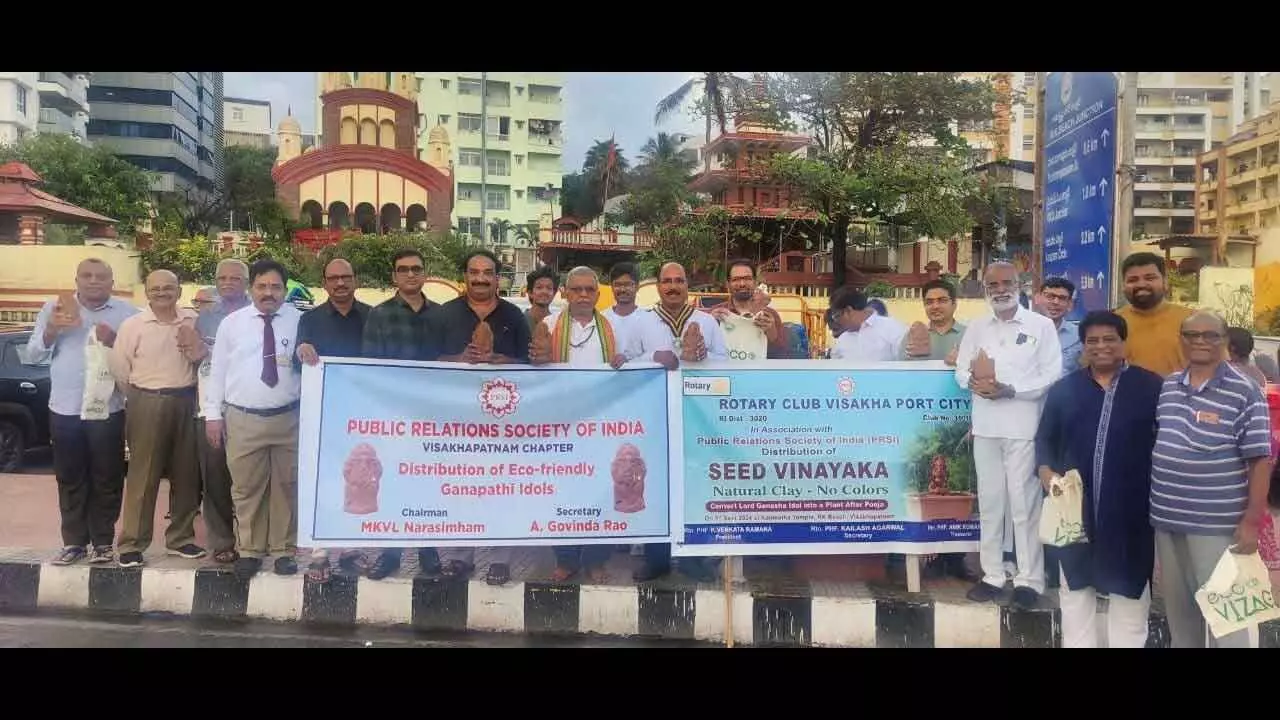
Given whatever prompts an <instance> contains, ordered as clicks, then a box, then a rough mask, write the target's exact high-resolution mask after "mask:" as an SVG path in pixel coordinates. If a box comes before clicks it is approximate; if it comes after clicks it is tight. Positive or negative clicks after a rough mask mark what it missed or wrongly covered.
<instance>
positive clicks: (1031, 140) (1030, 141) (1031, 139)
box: [1022, 135, 1036, 150]
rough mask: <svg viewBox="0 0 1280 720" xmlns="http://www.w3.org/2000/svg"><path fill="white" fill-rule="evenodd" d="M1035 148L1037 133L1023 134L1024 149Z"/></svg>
mask: <svg viewBox="0 0 1280 720" xmlns="http://www.w3.org/2000/svg"><path fill="white" fill-rule="evenodd" d="M1035 148H1036V136H1035V135H1023V136H1022V149H1023V150H1034V149H1035Z"/></svg>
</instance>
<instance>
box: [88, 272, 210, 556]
mask: <svg viewBox="0 0 1280 720" xmlns="http://www.w3.org/2000/svg"><path fill="white" fill-rule="evenodd" d="M146 291H147V309H146V310H143V311H142V312H141V313H138V314H137V315H135V316H133V317H131V318H129V319H128V320H125V321H124V323H123V324H121V325H120V332H119V335H118V336H117V337H116V343H115V346H114V347H113V348H112V349H111V373H112V375H114V376H115V379H116V383H117V384H119V385H120V387H121V389H123V390H124V392H125V394H126V396H127V398H128V406H129V415H128V417H127V419H126V420H125V436H126V437H127V438H128V441H129V450H130V453H131V455H130V458H129V475H128V477H127V478H125V486H124V508H123V510H122V511H121V516H122V518H121V519H122V520H123V522H122V523H121V528H120V537H119V540H118V541H117V543H116V550H117V552H118V553H119V558H118V561H119V563H120V567H138V566H140V565H142V563H143V553H144V552H146V551H147V549H148V548H149V547H150V546H151V532H152V525H153V523H154V520H155V515H156V496H157V495H158V494H159V490H160V478H161V477H162V474H163V473H165V471H166V470H167V471H168V472H167V475H168V478H169V501H170V504H171V505H170V508H169V514H170V518H171V519H170V521H169V527H168V528H167V529H166V531H165V547H166V548H167V549H168V552H169V554H170V555H177V556H179V557H184V558H188V559H192V560H196V559H199V558H202V557H204V556H205V550H204V548H202V547H200V546H198V545H196V534H195V519H196V510H197V508H199V506H200V462H199V454H198V453H199V446H198V445H197V440H196V410H197V405H198V403H197V394H196V368H197V364H198V362H199V357H200V356H202V354H203V353H202V352H201V350H200V349H201V348H202V347H203V344H202V343H201V341H200V336H199V333H197V332H196V329H195V323H196V313H195V311H194V310H191V309H189V308H184V307H179V306H178V299H179V298H180V297H181V296H182V285H181V283H179V281H178V276H177V275H174V274H173V273H171V272H169V271H168V270H156V271H155V272H152V273H151V274H150V275H148V276H147V280H146Z"/></svg>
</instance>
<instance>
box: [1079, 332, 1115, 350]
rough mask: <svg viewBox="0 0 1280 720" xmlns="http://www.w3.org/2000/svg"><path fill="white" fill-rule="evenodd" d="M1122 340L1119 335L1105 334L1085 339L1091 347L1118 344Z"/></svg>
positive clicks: (1086, 343) (1085, 342)
mask: <svg viewBox="0 0 1280 720" xmlns="http://www.w3.org/2000/svg"><path fill="white" fill-rule="evenodd" d="M1120 342H1121V340H1120V336H1119V335H1103V336H1101V337H1098V336H1092V337H1087V338H1085V339H1084V344H1085V345H1088V346H1090V347H1093V346H1096V345H1117V344H1119V343H1120Z"/></svg>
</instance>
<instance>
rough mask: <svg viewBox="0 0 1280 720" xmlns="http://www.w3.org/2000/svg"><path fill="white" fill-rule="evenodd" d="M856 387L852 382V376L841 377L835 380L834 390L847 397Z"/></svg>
mask: <svg viewBox="0 0 1280 720" xmlns="http://www.w3.org/2000/svg"><path fill="white" fill-rule="evenodd" d="M857 387H858V386H857V385H856V384H854V382H853V378H851V377H842V378H840V379H839V380H837V381H836V390H838V391H839V392H840V394H841V395H843V396H845V397H849V396H850V395H852V394H853V391H854V390H855V389H856V388H857Z"/></svg>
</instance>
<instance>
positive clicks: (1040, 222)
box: [1031, 72, 1044, 292]
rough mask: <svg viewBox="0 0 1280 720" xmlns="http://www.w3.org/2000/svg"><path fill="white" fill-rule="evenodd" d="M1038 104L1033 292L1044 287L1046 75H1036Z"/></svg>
mask: <svg viewBox="0 0 1280 720" xmlns="http://www.w3.org/2000/svg"><path fill="white" fill-rule="evenodd" d="M1033 97H1034V98H1035V102H1036V156H1035V164H1036V167H1035V190H1034V191H1033V195H1032V202H1031V207H1032V213H1034V214H1033V215H1032V218H1031V262H1032V269H1031V275H1032V278H1033V280H1034V282H1035V286H1034V287H1033V288H1032V291H1033V292H1039V291H1040V288H1041V287H1042V286H1043V285H1044V73H1042V72H1038V73H1036V85H1035V88H1034V95H1033Z"/></svg>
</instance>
